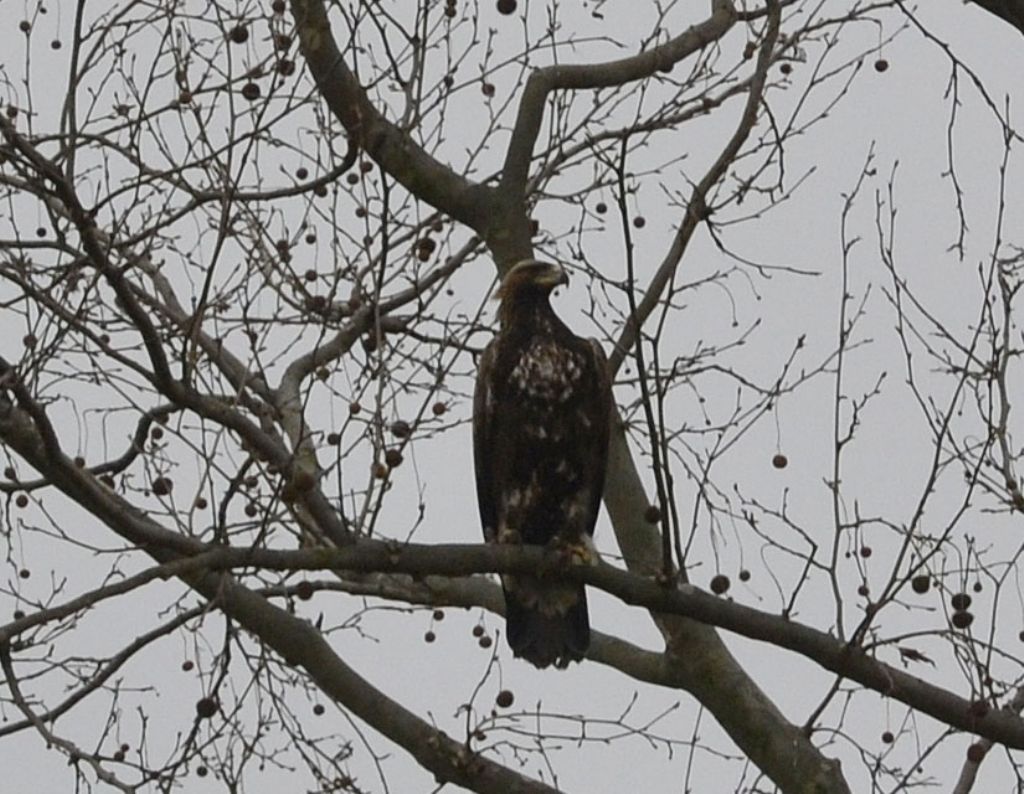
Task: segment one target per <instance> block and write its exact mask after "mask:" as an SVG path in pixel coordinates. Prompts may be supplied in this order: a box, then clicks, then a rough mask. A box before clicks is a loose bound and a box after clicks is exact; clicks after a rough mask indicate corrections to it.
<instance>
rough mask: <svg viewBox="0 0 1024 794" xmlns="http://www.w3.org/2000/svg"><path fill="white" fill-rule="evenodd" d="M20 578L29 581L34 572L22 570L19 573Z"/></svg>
mask: <svg viewBox="0 0 1024 794" xmlns="http://www.w3.org/2000/svg"><path fill="white" fill-rule="evenodd" d="M18 576H20V577H21V578H22V579H28V578H30V577H31V576H32V571H30V570H29V569H28V568H22V569H21V570H20V571H18Z"/></svg>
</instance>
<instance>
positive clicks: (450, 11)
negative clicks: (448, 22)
mask: <svg viewBox="0 0 1024 794" xmlns="http://www.w3.org/2000/svg"><path fill="white" fill-rule="evenodd" d="M457 13H458V11H456V10H455V6H445V8H444V15H445V16H446V17H448V19H452V18H453V17H454V16H455V15H456V14H457Z"/></svg>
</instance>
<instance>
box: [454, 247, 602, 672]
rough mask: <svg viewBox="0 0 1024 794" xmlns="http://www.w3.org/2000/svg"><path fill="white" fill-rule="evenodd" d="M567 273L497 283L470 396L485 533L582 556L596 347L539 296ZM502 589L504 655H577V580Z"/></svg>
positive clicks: (598, 397) (531, 273) (594, 498)
mask: <svg viewBox="0 0 1024 794" xmlns="http://www.w3.org/2000/svg"><path fill="white" fill-rule="evenodd" d="M568 281H569V279H568V276H567V275H566V273H565V271H564V270H563V269H562V268H560V267H558V266H557V265H549V264H545V263H543V262H538V261H536V260H532V259H529V260H526V261H523V262H520V263H518V264H517V265H516V266H515V267H513V268H512V269H511V270H510V271H509V272H508V274H507V275H506V276H505V279H504V281H502V284H501V288H500V289H499V291H498V297H500V298H501V306H500V308H499V310H498V317H499V320H500V323H501V327H500V329H499V331H498V333H497V334H496V336H495V337H494V339H493V340H492V341H491V343H490V344H489V345H488V346H487V348H486V349H485V350H484V353H483V357H482V358H481V360H480V369H479V374H478V375H477V381H476V395H475V398H474V402H473V454H474V458H475V462H476V491H477V499H478V501H479V503H480V520H481V521H482V522H483V528H484V537H485V538H486V540H487V541H488V542H491V543H530V544H536V545H553V546H557V547H558V548H559V549H560V550H561V551H562V552H563V553H566V554H567V555H568V556H570V557H571V556H578V557H581V558H583V559H588V558H590V559H592V555H593V554H594V552H593V546H592V544H591V542H590V536H591V535H593V534H594V523H595V522H596V521H597V513H598V510H599V509H600V507H601V492H602V489H603V487H604V473H605V464H606V462H607V459H608V417H609V410H610V408H611V384H610V383H609V379H608V369H607V364H606V361H605V356H604V353H603V352H602V351H601V347H600V345H598V343H597V342H596V341H594V340H587V339H582V338H581V337H578V336H576V335H575V334H573V332H572V331H570V330H569V329H568V328H567V327H566V326H565V325H564V324H563V323H562V321H561V320H559V319H558V317H556V316H555V313H554V311H552V309H551V304H550V303H549V302H548V298H549V296H550V294H551V290H553V289H554V288H555V287H556V286H558V285H559V284H567V283H568ZM502 587H503V588H504V591H505V615H506V635H507V637H508V644H509V645H510V646H511V648H512V652H513V653H514V654H515V655H516V656H519V657H522V658H523V659H526V660H527V661H528V662H531V663H532V664H534V665H536V666H537V667H548V666H549V665H552V664H554V665H555V666H557V667H566V666H567V665H568V664H569V662H571V661H579V660H580V659H582V658H583V655H584V654H585V653H586V651H587V647H588V645H589V644H590V621H589V618H588V617H587V599H586V594H585V593H584V590H583V587H582V586H581V585H574V584H565V583H558V582H553V581H550V580H547V581H545V579H544V578H543V577H540V576H537V577H533V576H503V577H502Z"/></svg>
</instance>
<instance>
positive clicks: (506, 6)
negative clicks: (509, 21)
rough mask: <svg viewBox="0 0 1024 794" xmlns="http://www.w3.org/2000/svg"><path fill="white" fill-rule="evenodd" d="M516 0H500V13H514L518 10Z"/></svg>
mask: <svg viewBox="0 0 1024 794" xmlns="http://www.w3.org/2000/svg"><path fill="white" fill-rule="evenodd" d="M516 5H517V3H516V0H498V13H499V14H514V13H515V12H516Z"/></svg>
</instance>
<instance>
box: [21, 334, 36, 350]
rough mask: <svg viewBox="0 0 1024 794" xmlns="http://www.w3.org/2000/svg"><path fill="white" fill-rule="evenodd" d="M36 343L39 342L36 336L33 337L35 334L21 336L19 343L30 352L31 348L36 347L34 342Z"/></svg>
mask: <svg viewBox="0 0 1024 794" xmlns="http://www.w3.org/2000/svg"><path fill="white" fill-rule="evenodd" d="M38 341H39V340H38V339H36V335H35V334H25V335H24V336H23V337H22V338H21V343H22V344H23V345H24V346H25V347H26V348H28V349H29V350H31V349H32V348H33V347H35V346H36V342H38Z"/></svg>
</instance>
